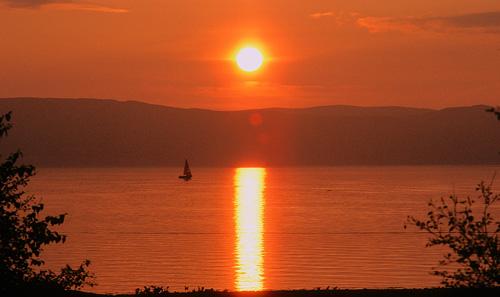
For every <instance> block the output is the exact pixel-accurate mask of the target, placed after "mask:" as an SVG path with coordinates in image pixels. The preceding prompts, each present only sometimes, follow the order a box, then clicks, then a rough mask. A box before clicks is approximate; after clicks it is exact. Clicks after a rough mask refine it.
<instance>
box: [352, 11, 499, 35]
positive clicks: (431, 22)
mask: <svg viewBox="0 0 500 297" xmlns="http://www.w3.org/2000/svg"><path fill="white" fill-rule="evenodd" d="M357 23H358V25H359V26H361V27H364V28H366V29H368V31H369V32H371V33H380V32H388V31H396V32H403V33H408V34H419V33H433V34H439V33H450V32H451V33H490V34H500V12H484V13H473V14H466V15H459V16H451V17H433V18H419V17H406V18H390V17H386V18H375V17H366V18H359V19H358V20H357Z"/></svg>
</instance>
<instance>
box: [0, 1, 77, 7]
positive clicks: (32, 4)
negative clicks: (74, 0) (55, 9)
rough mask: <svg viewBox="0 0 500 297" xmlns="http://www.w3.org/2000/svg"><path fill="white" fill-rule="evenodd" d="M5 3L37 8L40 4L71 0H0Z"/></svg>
mask: <svg viewBox="0 0 500 297" xmlns="http://www.w3.org/2000/svg"><path fill="white" fill-rule="evenodd" d="M0 2H5V3H7V6H10V7H17V8H38V7H40V6H42V5H46V4H52V3H68V2H71V0H0Z"/></svg>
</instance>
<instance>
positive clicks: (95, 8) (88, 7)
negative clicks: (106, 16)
mask: <svg viewBox="0 0 500 297" xmlns="http://www.w3.org/2000/svg"><path fill="white" fill-rule="evenodd" d="M57 9H61V10H92V11H102V12H117V13H122V12H128V10H126V9H119V8H109V7H104V6H98V5H83V4H63V3H61V4H58V5H57Z"/></svg>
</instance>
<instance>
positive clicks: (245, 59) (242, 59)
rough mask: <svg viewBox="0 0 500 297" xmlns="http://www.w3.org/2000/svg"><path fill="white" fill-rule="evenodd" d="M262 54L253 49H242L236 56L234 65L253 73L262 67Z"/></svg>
mask: <svg viewBox="0 0 500 297" xmlns="http://www.w3.org/2000/svg"><path fill="white" fill-rule="evenodd" d="M262 60H263V58H262V54H261V53H260V52H259V51H258V50H257V49H256V48H253V47H246V48H244V49H242V50H241V51H240V52H239V53H238V55H237V56H236V63H238V66H239V67H240V68H241V69H243V70H245V71H255V70H257V69H259V67H260V65H262Z"/></svg>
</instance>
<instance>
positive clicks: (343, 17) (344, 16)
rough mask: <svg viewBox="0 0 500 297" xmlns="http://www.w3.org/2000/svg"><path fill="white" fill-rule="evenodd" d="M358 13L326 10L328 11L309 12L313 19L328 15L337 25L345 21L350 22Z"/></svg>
mask: <svg viewBox="0 0 500 297" xmlns="http://www.w3.org/2000/svg"><path fill="white" fill-rule="evenodd" d="M357 15H358V13H356V12H343V11H338V12H336V11H328V12H318V13H313V14H310V15H309V16H310V17H312V18H315V19H319V18H324V17H329V18H332V19H333V20H334V21H335V22H336V23H337V24H338V25H342V24H345V23H347V22H351V21H353V20H356V16H357Z"/></svg>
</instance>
